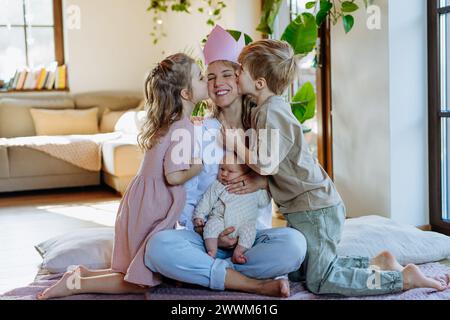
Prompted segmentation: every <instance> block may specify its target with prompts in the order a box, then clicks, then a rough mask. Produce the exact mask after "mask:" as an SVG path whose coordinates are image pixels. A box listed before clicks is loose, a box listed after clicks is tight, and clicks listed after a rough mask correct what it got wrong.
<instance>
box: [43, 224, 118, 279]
mask: <svg viewBox="0 0 450 320" xmlns="http://www.w3.org/2000/svg"><path fill="white" fill-rule="evenodd" d="M113 241H114V228H111V227H109V228H108V227H105V228H87V229H80V230H75V231H72V232H69V233H67V234H64V235H62V236H57V237H54V238H52V239H49V240H47V241H45V242H42V243H40V244H38V245H37V246H35V248H36V250H37V251H38V252H39V253H40V254H41V256H42V258H43V261H42V266H41V267H42V269H45V270H47V271H49V272H51V273H63V272H66V271H67V268H68V267H69V266H72V265H84V266H86V267H88V268H90V269H107V268H109V267H110V266H111V253H112V247H113Z"/></svg>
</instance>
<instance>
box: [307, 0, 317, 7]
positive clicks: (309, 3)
mask: <svg viewBox="0 0 450 320" xmlns="http://www.w3.org/2000/svg"><path fill="white" fill-rule="evenodd" d="M315 6H316V2H315V1H311V2H307V3H306V5H305V8H306V9H312V8H314V7H315Z"/></svg>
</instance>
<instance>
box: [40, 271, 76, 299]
mask: <svg viewBox="0 0 450 320" xmlns="http://www.w3.org/2000/svg"><path fill="white" fill-rule="evenodd" d="M72 277H77V278H78V279H79V277H80V276H79V275H78V274H77V273H75V272H66V273H65V274H64V275H63V277H62V278H61V279H60V280H59V281H58V282H57V283H55V284H54V285H53V286H51V287H50V288H47V289H45V290H44V291H43V292H42V293H39V294H38V295H37V296H36V297H37V298H38V299H39V300H47V299H53V298H61V297H67V296H70V295H73V294H75V293H76V292H77V290H78V289H80V288H76V287H74V288H71V287H72V284H73V283H74V282H75V283H76V281H75V280H76V279H73V278H72Z"/></svg>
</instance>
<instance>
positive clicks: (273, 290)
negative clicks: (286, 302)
mask: <svg viewBox="0 0 450 320" xmlns="http://www.w3.org/2000/svg"><path fill="white" fill-rule="evenodd" d="M256 293H258V294H261V295H265V296H270V297H280V298H287V297H289V295H290V294H291V291H290V287H289V281H287V280H286V279H278V280H267V281H263V282H262V283H261V285H260V289H259V290H258V291H257V292H256Z"/></svg>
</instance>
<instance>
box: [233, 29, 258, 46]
mask: <svg viewBox="0 0 450 320" xmlns="http://www.w3.org/2000/svg"><path fill="white" fill-rule="evenodd" d="M227 32H228V33H229V34H231V36H232V37H233V38H234V40H236V41H238V40H239V38H240V37H241V34H242V32H241V31H237V30H227ZM244 41H245V45H248V44H249V43H252V42H253V39H252V37H250V36H249V35H248V34H246V33H244Z"/></svg>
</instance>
